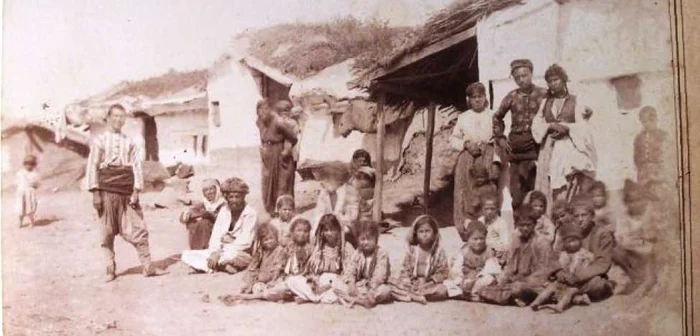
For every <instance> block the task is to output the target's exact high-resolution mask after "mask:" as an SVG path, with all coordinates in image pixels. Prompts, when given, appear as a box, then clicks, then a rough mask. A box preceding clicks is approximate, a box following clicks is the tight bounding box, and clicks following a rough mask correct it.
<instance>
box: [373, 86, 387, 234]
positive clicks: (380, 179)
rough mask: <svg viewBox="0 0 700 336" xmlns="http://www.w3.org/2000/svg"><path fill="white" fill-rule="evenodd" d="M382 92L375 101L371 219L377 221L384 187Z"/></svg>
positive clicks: (380, 217) (383, 100) (379, 219)
mask: <svg viewBox="0 0 700 336" xmlns="http://www.w3.org/2000/svg"><path fill="white" fill-rule="evenodd" d="M384 103H385V96H384V93H380V94H379V100H378V102H377V150H376V151H375V153H376V156H377V157H376V158H375V159H376V161H377V167H376V168H377V169H376V171H375V172H376V176H377V182H376V184H375V186H374V209H372V220H374V222H376V223H379V222H380V221H381V220H382V192H383V188H384Z"/></svg>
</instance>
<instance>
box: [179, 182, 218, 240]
mask: <svg viewBox="0 0 700 336" xmlns="http://www.w3.org/2000/svg"><path fill="white" fill-rule="evenodd" d="M225 203H226V200H225V199H224V198H223V197H222V196H221V189H220V187H219V181H218V180H215V179H206V180H204V181H202V201H201V202H189V205H190V207H189V208H188V209H187V210H185V211H183V212H182V213H181V214H180V223H182V224H184V225H185V227H186V228H187V231H188V236H189V239H188V240H189V245H190V249H191V250H205V249H207V248H208V247H209V238H210V237H211V231H212V229H213V228H214V222H216V217H217V216H218V215H219V210H221V208H223V206H224V204H225Z"/></svg>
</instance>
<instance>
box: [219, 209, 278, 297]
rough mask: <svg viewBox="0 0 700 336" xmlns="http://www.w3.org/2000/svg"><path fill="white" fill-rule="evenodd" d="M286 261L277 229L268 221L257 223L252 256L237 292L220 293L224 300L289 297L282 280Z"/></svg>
mask: <svg viewBox="0 0 700 336" xmlns="http://www.w3.org/2000/svg"><path fill="white" fill-rule="evenodd" d="M286 264H287V254H286V252H285V248H284V247H283V246H282V245H281V244H280V243H279V233H278V232H277V229H276V228H275V227H274V226H272V225H271V224H270V223H262V224H259V225H258V226H257V227H256V229H255V242H254V251H253V259H252V261H251V263H250V265H249V266H248V269H247V271H248V272H247V274H246V275H245V278H244V285H243V288H241V292H240V294H237V295H227V296H224V297H221V300H222V301H224V303H226V304H233V303H236V302H238V301H239V300H267V301H281V300H284V299H285V298H288V297H289V295H288V294H287V293H286V292H287V289H286V286H285V284H284V281H282V280H283V279H282V278H283V275H284V268H285V265H286Z"/></svg>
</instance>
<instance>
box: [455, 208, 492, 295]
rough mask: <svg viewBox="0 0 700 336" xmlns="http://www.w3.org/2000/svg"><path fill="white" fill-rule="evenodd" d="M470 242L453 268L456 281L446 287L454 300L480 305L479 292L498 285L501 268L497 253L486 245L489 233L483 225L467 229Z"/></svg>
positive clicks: (473, 224)
mask: <svg viewBox="0 0 700 336" xmlns="http://www.w3.org/2000/svg"><path fill="white" fill-rule="evenodd" d="M466 231H467V233H466V234H467V237H468V238H467V242H466V244H464V246H462V249H461V250H460V252H459V255H458V257H457V259H456V260H455V262H454V264H453V265H452V275H453V277H452V278H451V279H449V280H447V281H445V284H446V285H447V286H448V288H449V293H450V297H453V298H464V299H466V300H470V301H479V296H478V294H477V293H478V291H479V290H481V288H484V287H486V286H489V285H491V284H492V283H494V282H495V280H496V276H497V275H498V274H500V273H501V265H500V263H499V261H498V258H496V255H495V253H494V251H493V249H491V248H489V247H488V246H487V244H486V235H487V232H488V230H487V229H486V226H485V225H484V224H483V223H481V222H479V221H472V222H471V223H469V225H468V226H467V230H466Z"/></svg>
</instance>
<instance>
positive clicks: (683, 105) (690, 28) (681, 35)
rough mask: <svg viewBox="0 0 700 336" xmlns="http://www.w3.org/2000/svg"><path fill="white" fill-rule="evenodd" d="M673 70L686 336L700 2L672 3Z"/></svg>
mask: <svg viewBox="0 0 700 336" xmlns="http://www.w3.org/2000/svg"><path fill="white" fill-rule="evenodd" d="M671 8H672V9H673V12H672V18H673V20H674V22H675V27H674V28H675V30H674V39H675V40H674V42H675V43H674V44H673V45H674V48H675V50H674V59H675V60H676V63H675V64H674V69H675V72H676V85H677V90H678V93H679V95H678V102H677V104H678V111H679V114H678V116H679V121H680V123H679V125H680V132H679V134H680V137H679V139H678V140H679V143H680V148H681V151H680V153H681V155H680V157H679V162H680V168H681V169H680V170H681V175H680V178H679V179H678V181H679V182H680V183H681V186H682V187H681V188H680V189H681V190H682V193H683V194H682V197H681V200H682V202H681V208H682V215H683V220H682V225H683V233H684V235H683V241H682V244H683V245H682V246H683V252H684V253H683V257H684V260H683V277H684V279H683V283H684V307H685V310H686V311H685V326H684V333H685V334H687V335H691V334H692V335H695V334H698V333H700V319H698V318H697V317H699V316H700V290H698V288H697V287H696V286H695V285H696V284H698V283H700V257H699V256H700V230H693V226H694V224H695V223H694V221H696V220H697V218H700V197H698V196H699V195H700V177H699V176H698V172H699V171H700V154H699V153H698V150H700V114H698V113H697V111H695V110H696V108H697V106H698V105H700V77H698V76H695V75H694V74H696V73H697V72H698V70H700V3H698V2H697V1H689V0H685V1H681V0H678V1H673V2H672V6H671Z"/></svg>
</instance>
